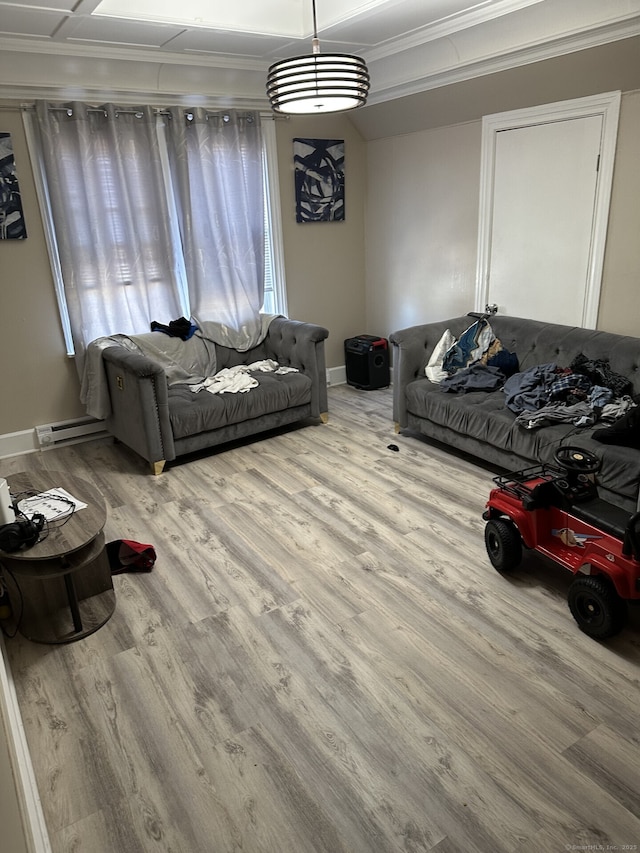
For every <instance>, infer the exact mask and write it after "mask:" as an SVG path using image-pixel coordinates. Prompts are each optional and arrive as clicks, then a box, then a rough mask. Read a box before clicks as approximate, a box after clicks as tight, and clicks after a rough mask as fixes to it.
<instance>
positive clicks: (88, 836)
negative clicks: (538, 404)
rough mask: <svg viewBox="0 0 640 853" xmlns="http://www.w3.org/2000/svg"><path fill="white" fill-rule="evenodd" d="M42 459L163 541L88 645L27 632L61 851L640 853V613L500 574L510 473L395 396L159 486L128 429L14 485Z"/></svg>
mask: <svg viewBox="0 0 640 853" xmlns="http://www.w3.org/2000/svg"><path fill="white" fill-rule="evenodd" d="M389 444H396V445H397V446H398V448H399V451H398V452H394V451H392V450H390V449H388V445H389ZM38 466H42V467H45V468H48V469H50V470H56V469H57V470H60V469H63V470H66V471H70V472H72V473H74V474H76V475H78V476H81V477H86V478H87V479H89V480H90V481H91V482H92V483H93V484H94V485H95V486H97V488H98V489H99V490H100V491H101V492H102V493H103V495H104V497H105V500H106V502H107V505H108V509H109V517H108V522H107V527H106V530H105V532H106V535H107V539H116V538H131V539H136V540H138V541H142V542H149V543H152V544H153V545H155V547H156V549H157V552H158V561H157V563H156V567H155V568H154V570H153V572H152V573H150V574H129V575H120V576H116V577H115V578H114V584H115V588H116V596H117V606H116V612H115V614H114V615H113V617H112V618H111V620H110V621H109V622H108V623H107V624H106V625H105V626H104V627H103V628H101V629H100V630H99V631H98V632H96V633H95V634H94V635H92V636H90V637H88V638H86V639H84V640H81V641H79V642H76V643H71V644H69V645H66V646H43V645H38V644H34V643H30V642H28V641H26V640H24V639H22V638H21V637H20V636H19V635H18V636H17V637H16V638H15V639H12V640H8V641H7V648H8V652H9V656H10V660H11V666H12V672H13V675H14V678H15V680H16V686H17V691H18V696H19V701H20V708H21V712H22V715H23V718H24V724H25V730H26V734H27V738H28V742H29V747H30V750H31V754H32V759H33V763H34V768H35V773H36V778H37V782H38V786H39V791H40V794H41V797H42V802H43V807H44V812H45V818H46V821H47V826H48V829H49V833H50V836H51V842H52V847H53V850H54V851H55V853H138V852H139V853H143V851H144V853H147V851H149V853H150V852H151V851H153V852H154V853H156V851H157V853H169V851H171V853H236V851H238V853H240V851H242V853H289V851H290V853H307V851H309V853H311V852H312V851H313V853H315V851H318V853H387V851H406V853H418V851H434V853H436V852H437V853H462V851H464V853H474V851H478V853H503V851H504V853H511V851H513V853H519V851H522V853H537V851H540V853H555V851H564V850H580V849H609V850H611V849H617V850H623V849H627V850H635V849H638V845H639V844H640V798H639V796H638V792H639V791H640V735H639V729H638V716H639V715H638V704H639V691H638V686H639V676H640V670H639V666H638V664H639V662H640V618H639V615H640V614H638V612H637V611H633V612H632V613H631V616H630V621H629V626H628V627H627V628H626V629H625V630H624V631H623V633H622V634H620V635H619V636H618V637H616V638H614V639H613V640H611V641H609V642H607V643H606V644H605V643H596V642H594V641H593V640H591V639H589V638H588V637H586V636H585V635H584V634H582V633H581V632H580V631H579V630H578V628H577V626H576V625H575V623H574V621H573V619H572V618H571V615H570V613H569V610H568V607H567V604H566V593H567V588H568V584H569V580H570V578H569V577H568V576H565V574H564V573H563V572H562V571H561V570H560V569H558V568H556V567H554V566H553V565H552V564H550V563H548V562H545V561H543V560H541V559H540V558H538V557H537V556H536V555H533V554H527V555H525V559H524V562H523V565H522V567H521V568H520V569H519V570H518V571H516V572H515V573H514V574H513V575H512V576H510V577H508V578H506V577H502V576H500V575H499V574H498V573H496V572H495V571H494V570H493V569H492V568H491V566H490V564H489V561H488V558H487V555H486V552H485V548H484V541H483V525H484V523H483V521H482V517H481V514H482V510H483V508H484V504H485V501H486V499H487V496H488V493H489V490H490V488H491V485H492V483H491V477H492V476H493V472H491V471H490V470H489V469H487V468H484V467H481V466H479V465H477V464H475V463H474V462H472V461H470V460H469V459H466V458H462V457H459V456H456V455H453V454H451V453H449V452H447V449H446V448H443V447H441V446H436V445H434V444H430V443H428V442H426V441H423V440H420V439H418V438H415V437H411V436H405V435H399V436H397V435H395V434H394V432H393V425H392V418H391V396H390V392H389V391H388V390H382V391H369V392H364V391H356V390H355V389H353V388H350V387H348V386H342V387H337V388H332V389H330V421H329V423H328V424H326V425H320V424H318V425H315V424H313V425H310V426H305V427H304V428H297V429H290V430H288V431H286V432H282V433H279V434H269V435H268V436H266V437H264V438H262V439H261V440H258V441H255V442H253V443H248V444H237V445H233V446H231V447H229V448H228V449H226V450H222V451H217V452H213V453H209V454H202V455H199V456H197V457H193V458H190V459H189V460H188V461H185V462H183V463H181V464H174V465H172V466H170V467H168V469H167V470H166V471H165V473H163V474H162V475H161V476H159V477H153V476H151V475H150V474H148V473H147V467H146V465H145V463H143V462H142V461H141V460H139V459H138V458H137V457H135V455H133V454H132V453H130V452H129V451H128V450H127V449H126V448H123V447H122V446H118V445H114V444H111V443H109V442H91V443H86V444H79V445H74V446H72V447H67V448H61V449H57V450H52V451H48V452H45V453H43V454H33V455H30V456H25V457H16V458H12V459H5V460H0V475H2V476H6V475H7V474H10V473H13V472H15V471H19V470H24V469H31V468H33V467H38ZM590 845H601V846H600V847H597V846H590Z"/></svg>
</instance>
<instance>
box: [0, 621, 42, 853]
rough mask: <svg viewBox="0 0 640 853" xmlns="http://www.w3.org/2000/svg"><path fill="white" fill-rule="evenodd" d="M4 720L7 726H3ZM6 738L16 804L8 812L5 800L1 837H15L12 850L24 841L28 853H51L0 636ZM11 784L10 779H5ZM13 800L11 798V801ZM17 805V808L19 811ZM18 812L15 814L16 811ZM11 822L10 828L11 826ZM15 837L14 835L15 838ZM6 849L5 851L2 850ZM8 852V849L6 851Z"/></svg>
mask: <svg viewBox="0 0 640 853" xmlns="http://www.w3.org/2000/svg"><path fill="white" fill-rule="evenodd" d="M3 719H4V726H3V725H2V722H3ZM2 736H5V737H6V746H7V752H8V754H9V761H10V763H11V771H12V773H13V784H14V786H15V794H16V800H17V802H16V803H15V804H14V808H13V809H11V810H10V812H9V806H10V803H9V802H8V798H6V797H3V803H2V806H3V809H5V808H7V810H8V813H5V812H4V811H3V812H2V821H1V824H2V828H1V829H0V832H1V833H2V837H3V838H4V839H5V840H6V839H7V838H12V837H13V838H15V839H16V840H17V839H19V841H16V842H14V843H15V845H16V846H15V847H13V848H12V849H16V850H19V849H20V846H21V844H22V840H24V845H25V846H24V848H23V849H25V850H26V851H28V853H51V844H50V842H49V834H48V832H47V826H46V823H45V819H44V813H43V811H42V803H41V802H40V794H39V793H38V786H37V784H36V777H35V773H34V771H33V765H32V763H31V755H30V753H29V746H28V744H27V737H26V734H25V730H24V725H23V722H22V715H21V713H20V708H19V705H18V696H17V694H16V688H15V685H14V682H13V676H12V674H11V668H10V665H9V659H8V656H7V651H6V647H5V642H4V637H3V636H2V635H1V634H0V737H2ZM3 783H6V784H10V780H7V779H3ZM11 799H12V798H11ZM16 806H17V809H16ZM16 810H17V811H18V813H17V814H16V813H14V812H15V811H16ZM8 821H11V826H9V825H8ZM12 834H13V835H12ZM3 849H5V848H4V847H3ZM7 853H8V848H7Z"/></svg>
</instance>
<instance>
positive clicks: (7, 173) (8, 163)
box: [0, 132, 27, 240]
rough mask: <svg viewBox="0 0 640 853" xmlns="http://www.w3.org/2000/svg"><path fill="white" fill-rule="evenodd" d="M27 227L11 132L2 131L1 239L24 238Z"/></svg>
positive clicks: (0, 176) (0, 157)
mask: <svg viewBox="0 0 640 853" xmlns="http://www.w3.org/2000/svg"><path fill="white" fill-rule="evenodd" d="M26 236H27V229H26V226H25V223H24V215H23V213H22V199H21V197H20V187H19V186H18V176H17V175H16V164H15V161H14V159H13V142H12V140H11V134H9V133H2V132H0V240H24V238H25V237H26Z"/></svg>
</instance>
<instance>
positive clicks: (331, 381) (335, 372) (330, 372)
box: [327, 364, 347, 387]
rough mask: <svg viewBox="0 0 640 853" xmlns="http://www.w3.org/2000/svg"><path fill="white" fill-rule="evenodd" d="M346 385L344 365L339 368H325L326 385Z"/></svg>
mask: <svg viewBox="0 0 640 853" xmlns="http://www.w3.org/2000/svg"><path fill="white" fill-rule="evenodd" d="M346 384H347V368H346V365H344V364H343V365H342V366H341V367H328V368H327V385H328V386H329V387H331V386H332V385H346Z"/></svg>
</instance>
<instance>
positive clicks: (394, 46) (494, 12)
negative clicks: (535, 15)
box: [363, 0, 544, 62]
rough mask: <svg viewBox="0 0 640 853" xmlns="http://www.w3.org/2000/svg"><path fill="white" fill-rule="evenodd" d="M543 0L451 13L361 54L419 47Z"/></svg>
mask: <svg viewBox="0 0 640 853" xmlns="http://www.w3.org/2000/svg"><path fill="white" fill-rule="evenodd" d="M543 2H544V0H502V2H499V3H496V4H494V5H492V6H490V7H488V8H487V9H472V10H471V11H469V10H465V11H463V12H459V13H457V14H454V15H449V16H448V17H447V18H443V19H442V20H441V21H438V22H437V23H435V24H428V25H427V26H424V27H420V28H419V29H417V30H414V32H413V33H411V35H408V36H403V37H400V38H397V39H390V40H389V41H388V42H387V43H386V44H383V45H381V46H380V47H378V48H372V49H371V50H365V51H364V52H363V55H365V58H366V59H367V61H371V62H375V60H377V59H385V58H386V57H388V56H395V55H396V54H398V53H402V52H403V51H405V50H412V49H413V48H414V47H420V46H421V45H423V44H428V43H429V42H431V41H437V40H438V39H441V38H448V37H449V36H452V35H454V34H455V33H457V32H460V30H468V29H471V27H477V26H478V25H479V24H486V23H487V22H488V21H493V20H495V19H496V18H501V17H503V16H504V15H510V14H511V13H512V12H519V11H520V10H521V9H525V8H526V7H527V6H534V5H536V4H538V3H543Z"/></svg>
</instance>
